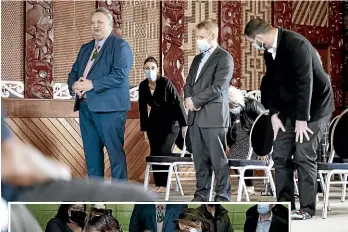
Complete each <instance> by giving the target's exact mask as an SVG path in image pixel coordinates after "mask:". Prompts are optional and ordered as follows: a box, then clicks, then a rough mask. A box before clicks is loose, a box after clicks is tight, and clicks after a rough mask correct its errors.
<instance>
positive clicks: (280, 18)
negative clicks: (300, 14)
mask: <svg viewBox="0 0 348 232" xmlns="http://www.w3.org/2000/svg"><path fill="white" fill-rule="evenodd" d="M272 15H273V20H272V21H273V25H274V26H278V27H283V28H285V29H288V30H291V25H292V23H291V19H292V7H291V1H275V2H273V14H272Z"/></svg>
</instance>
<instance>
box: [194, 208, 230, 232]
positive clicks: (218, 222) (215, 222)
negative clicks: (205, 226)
mask: <svg viewBox="0 0 348 232" xmlns="http://www.w3.org/2000/svg"><path fill="white" fill-rule="evenodd" d="M197 210H198V211H199V213H200V214H201V215H202V216H203V217H204V218H205V219H206V220H207V221H209V224H210V231H211V232H234V230H233V227H232V224H231V220H230V217H229V216H228V211H227V210H226V209H225V208H224V207H222V206H221V205H215V217H213V216H212V215H211V213H210V212H209V211H208V210H207V206H206V205H201V206H200V207H198V208H197Z"/></svg>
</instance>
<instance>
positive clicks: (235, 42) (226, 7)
mask: <svg viewBox="0 0 348 232" xmlns="http://www.w3.org/2000/svg"><path fill="white" fill-rule="evenodd" d="M219 12H220V19H219V21H220V44H221V47H223V48H224V49H226V50H227V51H228V52H229V53H230V54H231V55H232V56H233V59H234V72H233V81H232V84H233V85H235V86H236V87H237V88H240V87H241V83H240V78H241V75H242V70H241V52H242V51H241V43H242V36H243V32H242V3H241V2H240V1H221V2H220V5H219Z"/></svg>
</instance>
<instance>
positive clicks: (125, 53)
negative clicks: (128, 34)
mask: <svg viewBox="0 0 348 232" xmlns="http://www.w3.org/2000/svg"><path fill="white" fill-rule="evenodd" d="M132 64H133V53H132V50H131V48H130V46H129V45H128V43H127V42H126V41H123V42H122V43H121V44H120V46H114V50H113V64H112V68H111V72H110V73H109V74H107V75H104V76H101V77H99V78H97V79H94V80H92V83H93V89H94V91H95V92H96V93H97V94H100V93H102V92H105V91H106V90H108V89H110V88H115V87H118V86H120V85H122V84H123V83H124V82H126V81H128V79H129V75H128V74H129V70H130V69H131V67H132Z"/></svg>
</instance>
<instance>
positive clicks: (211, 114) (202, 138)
mask: <svg viewBox="0 0 348 232" xmlns="http://www.w3.org/2000/svg"><path fill="white" fill-rule="evenodd" d="M218 32H219V29H218V26H217V24H216V23H214V22H213V21H211V20H205V21H203V22H201V23H199V24H198V25H197V26H196V36H197V45H198V47H199V49H200V50H201V51H202V53H201V54H199V55H197V56H196V57H195V58H194V59H193V61H192V65H191V68H190V71H189V74H188V76H187V78H186V84H185V86H184V95H185V105H186V107H187V108H188V109H189V114H188V125H189V129H188V130H189V131H188V134H189V137H190V142H191V146H192V153H193V159H194V164H195V170H196V179H197V189H196V192H195V195H194V199H193V201H207V200H208V199H209V192H210V188H211V186H210V185H211V177H212V169H213V170H214V173H215V175H216V181H217V183H216V188H215V189H216V195H215V201H229V200H230V197H231V196H230V195H231V192H230V191H231V190H230V189H231V185H230V178H229V166H228V159H227V157H226V153H225V149H226V147H225V146H226V133H227V129H228V127H229V125H230V119H229V111H228V87H229V83H230V81H231V79H232V73H233V58H232V56H231V55H230V54H229V53H228V52H227V51H226V50H224V49H222V48H221V47H220V46H219V45H218V43H217V40H218V34H219V33H218Z"/></svg>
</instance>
